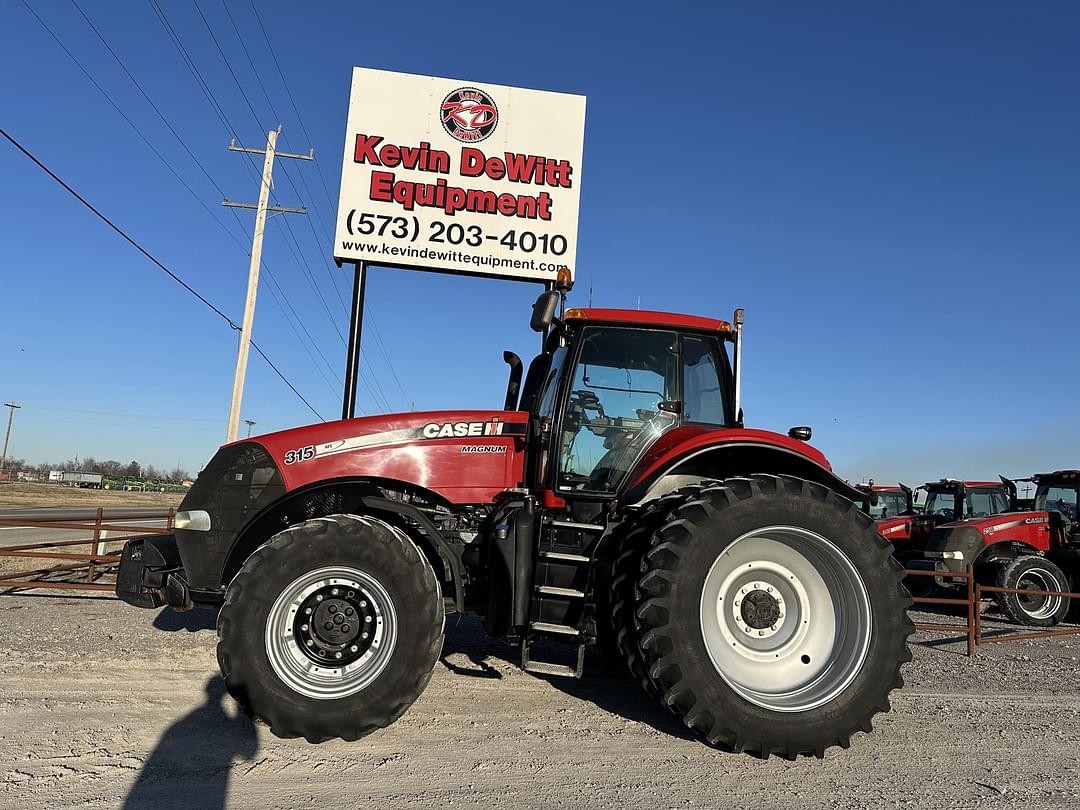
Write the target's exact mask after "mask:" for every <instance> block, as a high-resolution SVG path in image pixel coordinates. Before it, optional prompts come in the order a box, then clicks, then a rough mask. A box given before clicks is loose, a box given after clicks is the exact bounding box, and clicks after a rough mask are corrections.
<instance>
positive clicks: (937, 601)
mask: <svg viewBox="0 0 1080 810" xmlns="http://www.w3.org/2000/svg"><path fill="white" fill-rule="evenodd" d="M904 573H905V574H907V575H908V576H915V577H934V578H935V579H938V578H941V579H962V580H964V585H965V590H966V594H965V596H964V598H960V597H941V596H913V597H912V601H913V602H914V603H915V604H916V605H953V606H956V607H961V606H963V607H966V609H967V610H966V616H965V622H964V624H930V623H925V622H916V623H915V629H916V630H918V631H920V632H923V631H929V632H935V633H961V634H963V635H964V636H965V637H966V640H967V654H968V655H969V656H971V655H975V653H976V652H977V651H978V648H979V646H981V645H983V644H998V643H1000V642H1003V641H1024V640H1027V639H1037V638H1053V637H1055V636H1076V635H1080V627H1075V626H1074V627H1057V628H1054V629H1052V630H1040V631H1037V632H1010V631H1009V630H1008V629H1006V631H1005V632H1004V633H996V632H995V633H994V635H987V634H986V633H985V632H984V627H983V617H982V611H981V610H980V607H981V605H982V601H983V599H984V597H985V596H986V595H987V594H996V593H1015V594H1023V595H1024V596H1060V597H1063V598H1067V599H1080V593H1070V592H1068V591H1036V590H1033V589H1031V588H999V587H997V586H996V585H980V584H979V583H978V582H976V580H975V572H974V570H973V569H972V568H971V567H970V566H969V567H968V568H967V569H966V570H964V571H960V572H956V571H949V572H948V573H943V572H941V571H927V570H925V569H921V568H907V569H905V570H904Z"/></svg>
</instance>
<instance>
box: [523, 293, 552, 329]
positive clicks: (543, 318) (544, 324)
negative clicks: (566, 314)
mask: <svg viewBox="0 0 1080 810" xmlns="http://www.w3.org/2000/svg"><path fill="white" fill-rule="evenodd" d="M558 305H559V294H558V293H557V292H556V291H555V290H548V291H547V292H542V293H540V297H539V298H537V299H536V303H535V304H533V311H532V319H531V320H530V321H529V326H530V327H532V330H533V331H534V332H546V331H547V328H548V327H549V326H551V322H552V321H554V320H555V308H556V307H557V306H558Z"/></svg>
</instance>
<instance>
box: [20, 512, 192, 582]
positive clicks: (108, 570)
mask: <svg viewBox="0 0 1080 810" xmlns="http://www.w3.org/2000/svg"><path fill="white" fill-rule="evenodd" d="M175 515H176V510H175V509H169V510H167V511H166V510H163V509H158V510H148V511H147V512H146V513H130V512H125V513H124V514H123V515H121V516H117V517H112V518H110V517H109V516H108V515H107V513H106V510H105V509H103V508H101V507H99V508H98V509H97V511H96V512H95V513H94V518H93V519H92V520H35V519H33V518H0V527H6V528H17V529H56V530H59V531H64V532H69V531H82V532H90V533H91V534H92V536H91V537H90V538H82V539H78V540H49V541H43V542H37V543H26V544H23V545H18V546H7V547H0V558H4V557H7V558H28V559H33V560H58V561H61V562H59V563H58V564H56V565H51V566H44V567H41V568H31V569H28V570H19V571H14V572H7V573H0V588H2V589H4V590H5V591H6V592H10V591H12V590H30V589H46V590H69V591H108V592H110V593H111V592H112V591H113V590H114V589H115V586H116V583H115V580H114V579H112V578H113V576H114V575H115V573H116V566H117V565H119V563H120V552H119V551H114V552H110V551H108V545H109V543H118V542H122V541H125V540H130V539H131V538H133V537H144V536H146V535H163V534H172V532H173V518H174V517H175ZM162 519H164V520H165V527H164V528H159V527H155V526H137V525H133V524H134V523H137V522H138V521H141V520H155V521H156V520H162ZM77 546H89V547H90V550H89V551H88V552H85V551H76V550H75V547H77ZM103 580H111V581H103Z"/></svg>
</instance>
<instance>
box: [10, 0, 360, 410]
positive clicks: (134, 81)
mask: <svg viewBox="0 0 1080 810" xmlns="http://www.w3.org/2000/svg"><path fill="white" fill-rule="evenodd" d="M72 4H73V5H74V6H75V8H76V9H77V10H78V11H79V13H80V14H81V15H82V16H83V19H85V20H86V22H87V24H88V25H89V26H90V27H91V28H92V29H93V30H94V33H95V34H96V35H97V37H98V39H99V40H101V42H102V44H103V45H104V46H105V48H106V49H107V50H108V51H109V53H110V54H111V55H112V57H113V59H115V60H116V62H117V63H118V64H119V65H120V67H121V68H122V69H123V71H124V73H125V74H126V75H127V77H128V78H129V79H130V80H131V82H132V84H134V85H135V87H136V88H137V89H138V90H139V92H140V93H141V94H142V96H143V98H145V99H146V101H147V102H148V103H149V104H150V106H151V107H152V108H153V109H154V112H156V113H157V115H158V117H159V118H160V119H161V120H162V122H163V123H164V124H165V126H166V127H168V129H169V131H170V132H172V134H173V135H174V136H175V137H176V139H177V141H179V142H180V145H181V146H182V147H183V148H184V150H185V151H186V152H187V153H188V155H189V156H190V157H191V159H192V160H193V161H194V162H195V164H196V165H197V166H198V167H199V169H200V170H201V171H202V173H203V174H204V175H205V176H206V178H207V180H209V181H210V183H211V185H213V186H214V188H215V189H216V190H217V192H218V193H219V194H220V195H221V196H222V197H224V196H225V193H224V191H222V189H221V187H220V186H219V185H218V184H217V182H216V181H215V180H214V178H213V177H212V176H211V175H210V173H209V172H208V171H207V170H206V168H205V166H203V164H202V163H201V162H200V161H199V159H198V158H197V157H196V156H195V155H194V153H193V152H192V151H191V149H190V148H189V147H188V145H187V143H186V142H185V141H184V139H183V138H182V137H181V136H180V134H179V133H178V132H177V131H176V128H175V127H173V126H172V124H171V123H170V122H169V121H168V119H167V118H166V117H165V115H164V114H163V113H162V112H161V110H160V109H159V108H158V107H157V105H155V104H154V102H153V101H152V100H151V99H150V97H149V96H148V95H147V93H146V92H145V91H144V89H143V87H142V85H141V84H140V83H139V82H138V80H137V79H136V78H135V76H134V74H133V73H132V72H131V71H130V70H129V69H128V67H127V66H126V64H125V63H124V62H123V60H122V59H121V58H120V56H119V54H117V53H116V51H115V49H114V48H112V46H111V45H110V44H109V42H108V41H107V40H106V39H105V37H104V35H103V34H102V33H101V31H100V30H99V29H98V28H97V27H96V26H95V25H94V23H93V22H92V21H91V20H90V18H89V17H88V16H87V15H86V13H85V12H84V11H83V9H82V8H80V7H79V5H78V3H77V2H76V0H72ZM23 5H24V6H26V8H27V11H29V12H30V14H31V15H32V16H33V17H34V18H35V19H36V20H37V21H38V23H39V24H40V25H41V26H42V27H43V28H44V29H45V31H46V32H47V33H48V34H49V35H50V36H51V37H52V38H53V40H54V41H55V42H56V44H57V45H59V46H60V48H61V49H62V50H63V51H64V53H65V54H67V56H68V58H70V59H71V60H72V62H74V63H75V65H76V66H77V67H78V68H79V69H80V70H81V71H82V72H83V74H84V75H85V76H86V78H87V80H89V81H90V83H91V84H93V85H94V87H95V88H96V89H97V90H98V92H100V93H101V94H102V96H104V97H105V100H106V101H108V102H109V104H110V105H112V107H113V109H114V110H116V112H117V113H118V114H119V115H120V116H121V117H122V118H123V119H124V120H125V121H126V122H127V124H128V125H129V126H130V127H131V128H132V129H133V130H134V131H135V133H136V134H137V135H138V136H139V137H140V138H141V139H142V141H143V142H144V143H145V144H146V145H147V147H148V148H149V149H150V151H151V152H152V153H153V154H154V155H155V156H156V157H157V158H158V159H159V160H160V161H161V162H162V164H163V165H164V166H165V167H166V168H167V169H168V170H169V171H170V172H171V173H172V174H173V176H174V177H175V178H176V180H177V181H178V182H179V183H180V184H181V185H182V186H183V187H184V188H185V189H186V190H187V191H188V193H189V194H191V196H192V197H193V198H194V199H195V201H196V202H197V203H198V204H199V206H200V207H201V208H202V209H203V210H204V211H206V213H207V214H209V215H210V216H211V217H212V218H213V220H214V222H215V223H216V224H217V225H218V226H219V227H221V229H222V230H223V231H224V232H225V234H226V235H227V236H228V237H229V238H230V239H231V240H232V241H233V242H235V243H236V245H237V246H238V247H239V248H240V249H241V251H243V253H244V255H245V256H250V253H248V251H247V248H246V247H245V246H244V244H243V243H242V242H241V241H240V240H239V238H237V236H236V234H235V233H233V232H232V231H230V230H229V229H228V228H227V227H225V223H224V222H222V221H221V220H220V219H219V218H218V217H217V215H215V214H214V213H213V211H212V210H211V209H210V208H209V207H208V206H207V205H206V204H205V203H204V202H203V201H202V199H201V198H200V197H199V195H198V194H197V193H196V192H195V190H194V189H192V188H191V186H190V185H188V183H187V182H186V181H185V180H184V179H183V178H182V177H181V176H180V175H179V173H178V172H177V171H176V169H175V168H174V167H173V165H172V164H171V163H170V162H169V161H168V160H167V159H166V158H165V157H164V156H163V155H162V154H161V153H160V152H159V151H158V150H157V149H156V147H154V145H153V144H152V143H151V141H150V139H149V138H147V137H146V135H145V134H144V133H143V132H142V130H141V129H140V128H139V127H138V126H137V125H136V124H135V122H134V121H132V120H131V118H130V117H128V116H127V114H125V113H124V111H123V110H122V109H120V106H119V105H118V104H117V103H116V102H115V100H114V99H113V98H112V97H111V96H110V95H109V93H108V92H107V91H106V90H105V89H104V87H102V86H101V84H100V83H99V82H98V81H97V80H96V79H94V77H93V75H92V74H91V73H90V71H89V70H87V68H86V67H85V66H84V65H83V64H82V63H81V62H80V61H79V60H78V58H76V57H75V55H74V54H73V53H72V52H71V50H70V49H68V48H67V46H65V45H64V43H63V42H62V41H61V40H60V38H59V37H58V36H57V34H56V32H55V31H53V30H52V29H51V28H50V27H49V25H48V24H47V23H46V22H45V21H44V20H43V19H41V17H40V16H38V15H37V14H36V13H35V12H34V10H33V9H32V8H31V7H30V6H28V5H27V4H26V2H25V0H24V2H23ZM229 211H230V213H231V214H232V215H233V218H234V219H235V220H236V224H237V227H239V228H240V229H241V230H242V231H245V232H246V229H245V228H244V225H243V223H242V222H241V221H240V217H239V216H238V215H237V213H236V211H235V209H231V208H230V209H229ZM262 266H263V269H264V270H265V271H266V273H267V276H268V277H269V278H270V280H271V282H272V283H273V284H274V285H275V286H277V288H278V291H277V293H281V296H283V297H284V292H282V291H281V287H280V284H278V282H277V279H276V278H275V277H274V276H273V273H272V272H271V270H270V267H269V265H267V264H266V262H265V261H264V262H263V263H262ZM277 293H276V292H275V291H274V290H273V288H271V295H273V296H274V299H275V303H277V305H278V307H279V308H280V309H281V311H282V314H283V315H285V320H286V321H287V322H288V323H289V325H290V327H291V328H292V330H293V332H294V334H296V336H297V340H298V342H299V343H300V345H301V347H302V348H303V349H304V350H305V352H307V354H308V356H309V357H311V359H312V362H315V358H314V356H313V355H312V354H311V349H309V348H308V347H307V345H305V344H304V342H303V340H302V339H301V338H300V334H299V333H298V332H297V331H296V326H295V321H299V322H300V323H301V325H303V321H302V320H300V319H299V316H297V314H296V310H295V309H293V307H292V305H291V304H289V309H290V310H292V312H293V316H294V317H293V318H289V317H288V315H287V314H286V313H285V310H284V307H283V306H282V304H281V299H280V298H279V297H278V294H277ZM284 300H285V301H286V302H287V301H288V298H287V297H286V298H285V299H284ZM294 319H295V320H294ZM304 331H305V333H307V335H308V340H309V341H311V344H312V346H314V347H315V348H316V350H318V351H319V353H320V355H321V354H322V352H321V350H319V349H318V343H316V342H315V340H314V338H312V337H311V335H310V333H308V332H307V329H306V327H305V329H304ZM323 362H324V363H327V361H326V359H325V355H323ZM327 367H328V368H329V363H327ZM316 368H317V369H318V371H319V373H320V375H321V376H322V377H323V379H324V380H325V381H326V382H327V385H329V386H330V388H331V391H333V392H334V393H335V394H336V393H337V390H336V389H335V388H334V386H333V383H331V382H330V380H329V378H327V376H326V374H325V373H324V372H323V371H322V367H321V366H319V365H318V364H317V363H316ZM331 373H333V372H331ZM339 384H343V383H341V382H340V380H339Z"/></svg>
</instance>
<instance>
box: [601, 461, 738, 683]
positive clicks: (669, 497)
mask: <svg viewBox="0 0 1080 810" xmlns="http://www.w3.org/2000/svg"><path fill="white" fill-rule="evenodd" d="M717 483H718V482H716V481H712V480H705V481H702V482H701V483H699V484H691V485H689V486H685V487H680V488H679V489H676V490H674V491H672V492H669V493H667V494H666V495H663V496H661V497H659V498H657V499H656V500H654V501H650V502H649V503H646V504H645V505H644V506H643V507H641V509H640V511H639V512H638V513H637V514H636V515H633V516H629V517H628V518H627V520H626V523H625V524H624V526H625V528H621V531H620V534H619V536H618V537H617V541H618V542H617V545H616V546H615V549H614V551H613V555H614V559H612V561H611V570H610V573H609V575H608V582H607V584H608V588H607V604H606V607H608V610H609V611H610V626H611V628H612V630H611V633H612V635H611V643H612V646H614V654H615V655H616V656H617V657H618V658H619V659H620V660H621V661H622V663H623V664H625V666H626V668H627V669H628V670H629V672H630V675H631V677H633V678H634V679H636V680H637V681H638V682H639V683H640V684H641V685H642V687H643V688H644V689H645V691H646V692H647V693H648V694H650V695H652V696H653V697H659V693H658V692H657V690H656V686H655V685H654V684H653V682H652V679H650V678H649V670H648V665H647V664H646V663H645V657H644V656H643V655H642V652H641V644H640V641H641V634H640V632H639V626H638V620H637V615H636V614H637V606H638V589H637V584H638V580H639V579H641V574H642V571H643V567H642V564H643V558H644V556H645V552H647V551H648V550H649V547H650V545H651V542H652V537H653V534H654V533H655V532H656V530H657V529H658V528H659V527H660V526H661V525H663V524H664V523H665V522H667V519H668V515H669V514H670V513H671V510H672V509H674V508H675V507H677V506H678V505H679V504H681V503H683V502H684V501H685V500H686V499H687V498H688V497H690V496H691V495H696V494H697V493H699V492H701V491H702V490H703V489H705V488H706V487H708V486H714V485H716V484H717Z"/></svg>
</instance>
